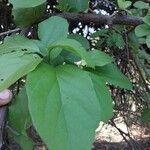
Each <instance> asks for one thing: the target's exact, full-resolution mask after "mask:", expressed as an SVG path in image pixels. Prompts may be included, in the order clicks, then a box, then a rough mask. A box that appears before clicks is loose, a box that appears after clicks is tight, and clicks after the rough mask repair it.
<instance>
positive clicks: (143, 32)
mask: <svg viewBox="0 0 150 150" xmlns="http://www.w3.org/2000/svg"><path fill="white" fill-rule="evenodd" d="M149 33H150V26H148V25H147V24H141V25H139V26H137V27H136V28H135V34H136V36H138V37H142V36H147V35H149Z"/></svg>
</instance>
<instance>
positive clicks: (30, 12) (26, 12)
mask: <svg viewBox="0 0 150 150" xmlns="http://www.w3.org/2000/svg"><path fill="white" fill-rule="evenodd" d="M9 2H10V3H11V4H12V5H13V15H14V19H15V23H16V24H17V25H18V26H21V27H28V26H30V25H31V24H33V23H34V22H35V21H36V20H38V19H39V18H40V17H41V16H42V15H43V13H44V11H45V9H46V0H25V1H22V0H9Z"/></svg>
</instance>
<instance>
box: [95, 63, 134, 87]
mask: <svg viewBox="0 0 150 150" xmlns="http://www.w3.org/2000/svg"><path fill="white" fill-rule="evenodd" d="M96 74H97V75H99V76H100V77H101V78H102V79H103V80H104V81H106V82H108V83H110V84H113V85H115V86H119V87H121V88H125V89H129V90H130V89H132V83H131V82H130V80H129V79H128V78H127V77H126V76H125V75H124V74H123V73H122V72H121V71H120V70H119V69H118V68H117V67H116V66H115V65H114V64H108V65H105V66H103V67H97V68H96Z"/></svg>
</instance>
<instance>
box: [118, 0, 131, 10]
mask: <svg viewBox="0 0 150 150" xmlns="http://www.w3.org/2000/svg"><path fill="white" fill-rule="evenodd" d="M117 3H118V6H119V8H120V9H122V10H126V9H127V8H128V7H129V6H131V4H132V2H131V1H126V0H117Z"/></svg>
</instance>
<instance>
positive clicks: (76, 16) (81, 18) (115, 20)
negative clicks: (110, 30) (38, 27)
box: [40, 13, 143, 26]
mask: <svg viewBox="0 0 150 150" xmlns="http://www.w3.org/2000/svg"><path fill="white" fill-rule="evenodd" d="M51 16H61V17H63V18H65V19H67V20H68V21H70V22H82V23H87V24H89V23H93V24H95V25H96V26H100V25H104V24H107V25H115V24H120V25H131V26H137V25H140V24H142V23H143V21H142V18H140V17H135V16H126V15H121V14H117V15H115V16H108V15H97V14H91V13H87V14H84V13H54V14H47V15H45V16H44V18H42V19H41V20H40V22H41V21H43V20H45V19H47V18H49V17H51Z"/></svg>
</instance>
